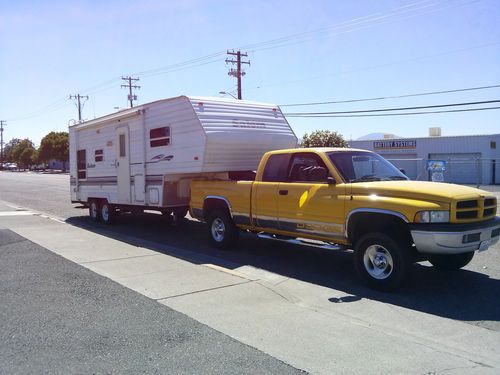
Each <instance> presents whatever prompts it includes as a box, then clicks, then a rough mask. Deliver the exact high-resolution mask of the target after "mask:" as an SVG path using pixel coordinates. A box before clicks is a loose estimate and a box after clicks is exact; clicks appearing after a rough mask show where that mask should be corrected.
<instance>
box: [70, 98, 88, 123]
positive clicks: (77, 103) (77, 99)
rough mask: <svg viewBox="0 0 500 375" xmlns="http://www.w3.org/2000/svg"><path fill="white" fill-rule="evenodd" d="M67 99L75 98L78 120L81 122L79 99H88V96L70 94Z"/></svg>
mask: <svg viewBox="0 0 500 375" xmlns="http://www.w3.org/2000/svg"><path fill="white" fill-rule="evenodd" d="M69 99H76V106H77V107H78V122H82V103H81V101H80V99H85V100H89V97H88V96H87V95H80V94H76V95H70V96H69Z"/></svg>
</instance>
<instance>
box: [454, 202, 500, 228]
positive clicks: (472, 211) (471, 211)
mask: <svg viewBox="0 0 500 375" xmlns="http://www.w3.org/2000/svg"><path fill="white" fill-rule="evenodd" d="M455 207H456V210H455V220H457V221H462V222H463V221H475V220H477V219H483V218H489V217H491V216H495V215H496V212H497V200H496V198H490V197H488V198H485V199H468V200H463V201H458V202H457V203H456V206H455Z"/></svg>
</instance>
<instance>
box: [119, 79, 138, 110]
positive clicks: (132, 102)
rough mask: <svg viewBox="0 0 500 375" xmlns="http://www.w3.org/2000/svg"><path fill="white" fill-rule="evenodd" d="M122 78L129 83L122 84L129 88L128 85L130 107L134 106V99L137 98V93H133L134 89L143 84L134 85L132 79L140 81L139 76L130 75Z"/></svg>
mask: <svg viewBox="0 0 500 375" xmlns="http://www.w3.org/2000/svg"><path fill="white" fill-rule="evenodd" d="M122 79H123V80H124V81H126V82H128V84H127V85H122V87H124V88H127V87H128V97H127V98H128V100H129V102H130V108H132V107H133V106H134V100H137V95H132V89H140V88H141V86H137V85H132V81H135V82H137V81H139V78H132V77H130V76H128V77H122Z"/></svg>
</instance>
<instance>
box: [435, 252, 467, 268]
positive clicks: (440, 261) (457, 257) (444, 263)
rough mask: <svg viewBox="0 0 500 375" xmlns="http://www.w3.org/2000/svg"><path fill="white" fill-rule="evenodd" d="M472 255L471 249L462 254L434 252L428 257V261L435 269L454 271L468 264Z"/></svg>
mask: <svg viewBox="0 0 500 375" xmlns="http://www.w3.org/2000/svg"><path fill="white" fill-rule="evenodd" d="M473 257H474V252H473V251H471V252H469V253H462V254H436V255H432V256H430V257H429V262H431V264H432V265H433V266H434V267H436V268H437V269H440V270H443V271H454V270H458V269H460V268H462V267H465V266H466V265H468V264H469V263H470V261H471V260H472V258H473Z"/></svg>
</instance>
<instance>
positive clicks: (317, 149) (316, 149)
mask: <svg viewBox="0 0 500 375" xmlns="http://www.w3.org/2000/svg"><path fill="white" fill-rule="evenodd" d="M307 151H313V152H317V153H325V152H350V151H360V152H368V153H369V152H371V151H369V150H363V149H360V148H347V147H307V148H289V149H285V150H275V151H269V153H270V154H285V153H292V152H307Z"/></svg>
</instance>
